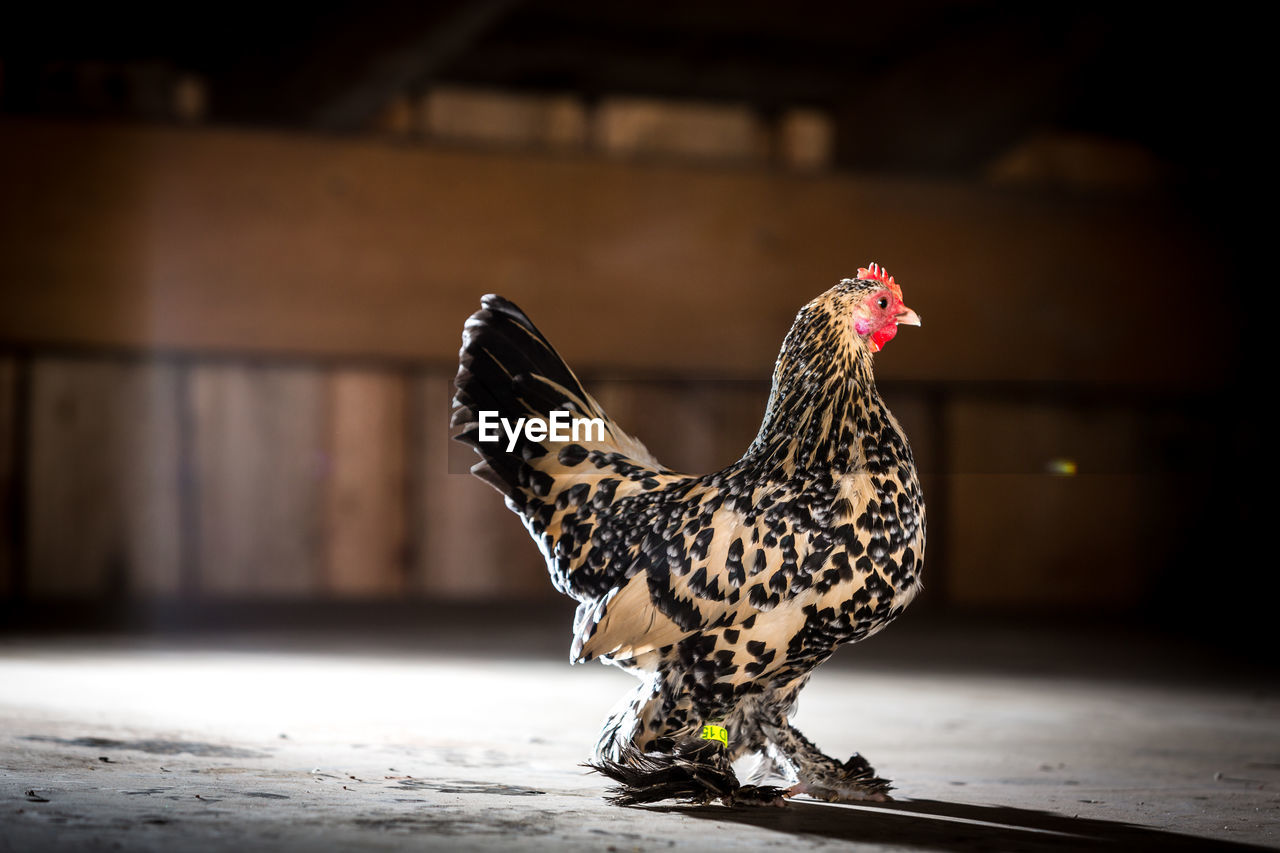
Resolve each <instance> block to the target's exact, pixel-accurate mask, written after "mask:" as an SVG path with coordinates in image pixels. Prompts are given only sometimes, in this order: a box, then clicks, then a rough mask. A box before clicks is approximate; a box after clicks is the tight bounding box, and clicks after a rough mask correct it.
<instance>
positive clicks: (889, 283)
mask: <svg viewBox="0 0 1280 853" xmlns="http://www.w3.org/2000/svg"><path fill="white" fill-rule="evenodd" d="M858 278H860V279H862V280H863V281H878V282H880V283H881V284H883V285H884V286H885V287H887V288H889V292H890V293H892V294H893V295H894V296H896V297H898V301H899V302H901V301H902V288H901V287H898V283H897V282H895V281H894V280H893V276H891V275H889V273H888V271H887V270H885V269H884V267H882V266H880V265H879V264H877V263H875V262H872V264H871V266H869V267H858Z"/></svg>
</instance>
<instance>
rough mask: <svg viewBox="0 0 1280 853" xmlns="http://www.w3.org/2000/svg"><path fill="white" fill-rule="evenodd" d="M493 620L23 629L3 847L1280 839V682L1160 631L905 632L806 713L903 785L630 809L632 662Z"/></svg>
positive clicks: (8, 673) (4, 731) (936, 846)
mask: <svg viewBox="0 0 1280 853" xmlns="http://www.w3.org/2000/svg"><path fill="white" fill-rule="evenodd" d="M469 630H471V631H473V632H476V636H480V634H481V631H480V629H479V628H478V627H477V626H475V625H470V626H469ZM483 634H484V636H487V637H489V638H491V642H489V643H488V644H486V643H482V642H476V643H474V644H466V643H463V644H459V643H456V642H455V643H444V642H435V641H433V640H432V638H431V637H427V638H426V639H423V638H422V637H418V638H416V639H414V640H412V641H408V642H406V641H404V640H403V639H402V638H396V637H392V636H389V635H375V636H369V635H368V634H362V635H358V636H357V635H349V634H343V633H337V634H335V633H332V632H330V633H323V634H314V635H311V636H302V637H299V636H293V635H286V634H281V633H274V634H270V635H259V636H253V635H243V634H240V635H234V636H216V637H208V636H206V637H202V638H195V639H193V638H191V637H187V638H185V639H179V640H174V639H160V638H155V637H151V638H139V637H132V638H130V637H120V636H114V637H107V638H104V637H84V638H79V639H77V638H72V637H54V638H50V637H45V638H43V639H30V638H28V639H22V638H13V637H10V638H8V639H0V851H9V850H14V851H26V850H106V849H123V850H157V851H159V850H165V851H169V850H183V851H201V850H218V851H226V850H246V849H248V850H256V849H272V850H320V849H352V850H356V849H358V850H402V849H415V850H422V849H433V850H434V849H440V850H491V849H498V848H502V849H507V850H510V849H518V850H523V849H530V850H563V849H568V850H578V849H581V850H608V851H633V850H643V851H650V850H667V849H676V850H680V849H684V850H709V849H730V848H731V849H735V850H762V849H777V848H786V849H789V850H808V849H818V848H822V849H824V850H825V849H832V850H835V849H853V848H855V847H856V848H857V849H873V850H913V851H920V850H942V851H969V850H1030V851H1038V850H1054V851H1056V850H1074V849H1079V848H1089V847H1094V846H1107V847H1109V848H1111V849H1119V850H1135V849H1148V850H1209V849H1221V850H1244V849H1260V848H1261V847H1275V846H1276V845H1278V844H1280V831H1278V829H1277V824H1278V818H1280V691H1278V690H1277V689H1276V684H1275V681H1274V680H1273V679H1272V678H1270V677H1269V676H1266V675H1261V676H1260V675H1259V674H1258V673H1256V672H1255V673H1250V672H1237V673H1234V674H1232V675H1230V676H1224V675H1223V674H1222V673H1221V670H1220V669H1217V668H1215V667H1214V665H1213V662H1212V660H1210V659H1208V658H1205V659H1197V658H1195V655H1193V654H1183V653H1182V652H1183V651H1185V650H1179V649H1178V648H1176V647H1171V646H1167V645H1165V644H1163V643H1162V641H1157V640H1150V639H1149V638H1141V637H1133V638H1130V640H1131V641H1116V640H1114V638H1110V639H1109V638H1105V637H1104V638H1101V639H1095V640H1094V641H1093V645H1092V646H1090V645H1089V644H1088V643H1083V644H1082V643H1080V642H1075V640H1074V638H1072V637H1070V636H1064V635H1063V634H1062V633H1060V632H1059V633H1053V632H1045V631H1041V632H1031V633H1028V632H1025V631H1023V632H1019V633H1004V634H1002V633H1000V632H998V631H994V632H993V631H991V630H985V631H984V632H975V631H973V630H970V631H967V632H965V633H964V634H963V636H961V635H956V634H954V633H953V634H951V635H948V634H947V633H946V632H945V631H942V632H937V631H934V632H930V631H914V632H912V631H904V632H903V633H902V635H901V639H900V641H899V643H898V644H897V645H895V643H894V641H893V639H892V635H893V634H894V631H893V630H890V631H888V632H886V633H885V634H884V635H882V636H883V637H884V639H883V640H882V639H881V637H877V638H875V639H874V640H872V641H870V642H868V643H867V644H866V646H865V648H866V649H867V650H868V652H869V653H868V654H865V655H863V654H860V653H861V652H862V651H863V649H860V648H854V649H847V650H842V652H841V654H840V655H838V656H837V658H836V659H834V660H833V661H832V662H830V663H829V664H827V665H826V666H824V667H823V669H821V670H820V671H819V673H818V674H817V675H816V676H815V678H814V680H813V682H812V683H811V685H810V686H809V688H808V689H807V690H806V692H805V693H804V694H803V695H802V707H801V710H800V713H799V715H798V717H797V724H798V725H799V727H800V728H801V729H802V730H804V731H805V732H806V734H808V735H809V736H810V737H811V738H812V739H814V740H815V741H816V742H817V743H818V744H819V745H821V746H822V747H823V748H824V749H826V750H827V751H828V752H830V753H832V754H835V755H840V756H844V755H847V754H848V753H850V752H852V751H854V750H857V751H861V752H862V753H863V754H864V755H866V756H867V757H868V758H869V759H870V760H871V761H872V762H873V763H874V764H875V766H876V767H877V769H878V770H879V771H880V772H881V774H882V775H886V776H888V777H890V778H892V779H894V780H895V782H896V784H897V786H898V788H897V790H896V791H895V795H896V796H897V797H898V800H897V801H896V802H894V803H889V804H884V805H874V806H860V805H830V804H825V803H817V802H813V801H805V800H803V799H797V800H793V801H792V802H791V803H790V805H788V807H786V808H784V809H757V810H749V809H726V808H719V807H709V808H708V807H703V808H696V807H682V806H672V807H666V806H662V807H648V808H633V809H622V808H617V807H614V806H610V805H608V804H606V803H605V802H604V801H603V800H602V799H601V793H602V791H603V790H604V787H605V784H604V781H603V780H602V779H601V778H600V777H598V776H595V775H591V774H588V773H585V772H584V771H583V769H582V768H581V767H580V766H579V763H580V762H581V761H583V760H584V759H585V758H586V757H588V756H589V754H590V750H591V746H592V744H593V742H594V738H595V735H596V731H597V727H598V726H599V724H600V722H601V720H602V719H603V717H604V715H605V714H606V713H607V711H608V710H609V708H610V707H611V706H612V704H613V703H614V702H615V701H616V700H617V699H618V698H619V697H620V696H621V694H622V693H623V692H624V691H625V690H626V689H627V688H628V686H629V685H630V683H631V680H630V679H629V678H628V677H627V676H626V675H625V674H623V673H620V672H618V671H616V670H612V669H609V668H606V667H603V666H597V665H592V666H585V667H570V666H569V665H568V664H567V663H565V662H564V654H565V653H564V651H563V649H559V650H557V649H558V648H559V647H560V646H561V645H563V642H562V641H563V638H564V636H565V628H564V627H563V626H559V625H558V624H557V626H556V627H555V629H554V631H553V630H552V629H551V627H550V626H549V625H548V626H537V625H535V626H533V627H532V628H530V627H529V626H524V627H516V628H511V629H510V630H509V631H508V632H507V633H506V634H504V633H503V630H502V629H499V628H491V629H489V630H488V631H485V632H483ZM504 638H505V642H504ZM437 639H438V638H437ZM460 647H463V648H466V649H467V651H465V652H464V651H460V650H459V648H460ZM873 647H874V648H873ZM1068 649H1075V650H1076V655H1075V656H1074V657H1073V656H1072V655H1071V654H1068V653H1067V652H1066V651H1064V650H1068ZM1107 649H1111V653H1110V654H1108V653H1107V651H1106V650H1107ZM1081 653H1083V655H1084V657H1086V658H1088V657H1092V660H1093V662H1094V665H1092V666H1091V665H1089V662H1088V661H1087V660H1085V661H1082V659H1081ZM992 661H999V662H1000V664H1001V665H996V664H994V663H992ZM1103 664H1105V665H1103Z"/></svg>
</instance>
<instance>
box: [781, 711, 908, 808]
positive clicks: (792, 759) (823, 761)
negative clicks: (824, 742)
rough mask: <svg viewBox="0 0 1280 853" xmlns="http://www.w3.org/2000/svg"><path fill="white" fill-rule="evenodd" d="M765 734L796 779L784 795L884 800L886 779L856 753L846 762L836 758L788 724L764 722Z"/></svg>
mask: <svg viewBox="0 0 1280 853" xmlns="http://www.w3.org/2000/svg"><path fill="white" fill-rule="evenodd" d="M762 728H763V730H764V732H765V735H766V736H767V737H768V738H769V741H770V743H772V744H773V745H774V746H775V747H776V748H777V749H778V751H779V752H780V753H781V754H782V755H783V756H784V757H785V758H786V760H787V761H788V762H789V763H790V764H791V766H792V769H793V770H794V771H795V775H796V777H797V779H798V780H799V781H798V782H797V783H796V784H795V785H794V786H792V787H791V789H790V790H789V791H788V794H808V795H809V796H811V797H814V798H816V799H819V800H827V801H830V802H839V801H850V802H852V801H865V800H871V801H873V802H881V803H883V802H888V801H889V800H892V799H893V798H892V797H890V796H889V789H890V788H891V787H893V786H892V785H891V784H890V783H889V780H888V779H882V778H880V777H879V776H877V775H876V771H875V768H874V767H872V766H871V764H870V763H869V762H868V761H867V760H866V759H865V758H863V757H862V756H861V755H859V754H858V753H856V752H855V753H854V754H853V755H852V756H851V757H850V758H849V760H848V761H843V762H841V761H837V760H836V759H834V758H832V757H831V756H829V755H827V754H826V753H824V752H822V750H820V749H818V747H816V746H815V745H814V744H813V742H812V741H810V740H809V739H808V738H806V737H805V736H804V735H802V734H801V733H800V732H799V730H798V729H796V728H795V727H794V726H792V725H791V724H790V723H786V722H783V723H782V724H781V725H771V724H764V725H763V726H762Z"/></svg>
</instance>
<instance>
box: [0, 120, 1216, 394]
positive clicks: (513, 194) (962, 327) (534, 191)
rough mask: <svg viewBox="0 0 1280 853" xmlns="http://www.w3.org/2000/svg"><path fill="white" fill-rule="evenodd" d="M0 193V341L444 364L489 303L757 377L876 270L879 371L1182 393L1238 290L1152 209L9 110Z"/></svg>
mask: <svg viewBox="0 0 1280 853" xmlns="http://www.w3.org/2000/svg"><path fill="white" fill-rule="evenodd" d="M0 186H3V187H5V191H4V192H3V193H0V281H3V282H4V283H5V285H4V287H3V288H2V289H0V340H8V341H19V342H40V341H44V342H59V343H73V344H103V345H113V346H125V347H141V348H154V347H164V348H177V349H181V350H196V351H198V350H221V351H235V352H253V353H303V354H320V355H337V356H388V357H394V358H410V359H422V360H426V361H428V362H434V363H438V364H440V365H442V366H443V365H446V364H447V363H448V362H450V361H452V360H453V359H454V357H455V354H456V351H457V347H458V341H459V334H460V329H461V325H462V321H463V319H464V318H465V317H466V316H467V315H468V314H469V313H470V312H471V311H472V310H474V309H475V307H476V305H477V302H478V300H479V297H480V295H481V294H483V293H486V292H491V291H496V292H502V293H504V294H506V295H507V296H509V297H511V298H513V299H515V300H517V301H518V302H520V303H521V304H522V305H523V306H524V307H525V308H526V309H527V310H528V311H529V312H530V314H531V315H532V316H533V317H534V319H535V320H536V321H537V322H538V323H539V324H540V325H541V326H543V327H544V331H545V332H546V333H547V334H548V336H549V337H550V338H551V340H552V341H553V342H555V343H556V345H557V346H558V347H559V348H560V349H561V350H562V352H563V353H564V354H565V356H566V357H567V358H568V359H569V360H570V362H571V363H573V364H575V365H576V366H578V367H580V368H619V369H634V370H645V371H657V372H669V373H676V374H679V375H694V376H733V377H759V378H766V377H768V375H769V371H770V368H771V365H772V363H773V359H774V356H775V355H776V352H777V348H778V345H779V343H780V341H781V339H782V336H783V334H784V332H785V331H786V329H787V327H788V325H789V323H790V321H791V318H792V317H793V316H794V313H795V311H796V309H797V308H798V307H799V306H800V305H801V304H802V303H803V302H804V301H806V300H807V299H809V298H810V297H812V296H813V295H815V294H816V293H818V292H821V291H822V290H825V289H826V288H827V287H829V286H830V285H831V284H833V283H834V282H835V281H836V280H837V279H838V278H840V277H842V276H845V275H850V274H853V272H854V271H855V270H856V269H857V267H858V266H859V265H863V264H866V263H867V262H868V261H870V260H876V261H879V262H880V263H881V264H883V265H885V266H887V267H888V268H889V269H890V270H892V271H893V272H894V274H895V275H896V276H897V277H898V280H899V281H900V282H901V283H902V284H903V286H904V289H905V291H906V297H907V301H908V303H909V304H911V305H912V306H913V307H915V308H916V309H917V310H918V311H919V312H920V313H921V314H922V315H923V317H924V321H925V325H924V327H923V328H922V329H920V330H916V329H908V330H906V331H904V332H903V333H902V335H900V337H899V339H898V340H896V341H894V343H893V344H892V345H891V346H890V347H889V348H888V350H887V351H886V353H885V354H883V355H882V356H881V357H880V365H879V370H880V372H881V375H882V376H892V377H898V378H922V379H944V380H946V379H972V378H982V379H984V380H998V379H1020V380H1062V379H1066V380H1081V381H1106V382H1115V383H1159V384H1174V385H1177V384H1181V383H1191V382H1195V383H1200V382H1203V381H1204V380H1205V379H1206V378H1212V377H1217V376H1224V375H1226V374H1227V373H1228V367H1229V365H1230V362H1231V358H1232V356H1233V353H1232V350H1231V347H1230V346H1229V343H1230V342H1229V341H1223V342H1222V344H1223V345H1220V346H1219V347H1216V348H1206V347H1199V346H1197V347H1188V346H1187V345H1186V341H1187V338H1186V332H1185V330H1184V328H1183V323H1184V319H1185V318H1183V317H1181V316H1180V313H1179V312H1180V311H1181V310H1182V307H1181V306H1185V305H1187V304H1191V303H1192V302H1193V301H1194V297H1195V296H1196V294H1199V293H1201V292H1203V291H1204V289H1205V288H1206V287H1209V288H1213V289H1214V290H1215V291H1216V292H1218V293H1219V294H1220V296H1221V297H1223V298H1229V297H1230V295H1231V293H1232V292H1233V291H1232V290H1231V288H1229V287H1221V286H1220V285H1221V284H1222V283H1223V282H1222V279H1224V278H1225V276H1226V275H1227V273H1218V272H1215V269H1216V266H1215V264H1216V262H1217V261H1218V260H1219V258H1218V251H1217V249H1218V247H1217V246H1215V245H1214V244H1213V242H1212V240H1211V239H1210V238H1209V237H1208V236H1206V234H1205V233H1204V232H1202V231H1201V230H1200V229H1199V228H1198V227H1197V225H1196V223H1195V221H1194V220H1193V219H1191V218H1190V217H1189V216H1188V215H1187V214H1186V213H1185V211H1181V210H1180V209H1179V208H1178V207H1177V205H1175V204H1172V203H1170V201H1169V200H1168V199H1152V200H1148V201H1135V200H1133V199H1131V198H1130V199H1126V198H1125V197H1120V196H1114V195H1111V196H1106V197H1102V198H1095V199H1081V198H1076V199H1064V198H1056V199H1043V198H1037V197H1034V196H1032V195H1029V194H1026V193H1021V192H1016V191H997V190H994V189H991V188H987V187H983V186H979V185H956V184H941V183H929V182H911V181H905V180H882V179H872V178H866V177H858V176H849V175H830V176H827V175H824V176H821V177H814V176H801V175H794V174H785V173H778V172H771V171H768V170H764V169H741V170H735V169H724V168H719V169H717V168H710V167H707V168H695V167H690V166H686V167H679V166H671V165H659V164H633V163H624V162H616V161H609V160H604V159H592V158H588V157H568V156H550V155H547V156H536V155H517V154H499V153H471V152H465V151H459V150H445V149H433V148H429V147H414V146H408V145H393V144H389V143H386V142H377V141H349V140H334V139H322V138H312V137H301V136H288V135H281V134H268V133H251V132H244V131H231V130H184V129H176V128H154V127H150V128H149V127H136V126H130V127H120V126H109V125H97V124H94V125H88V124H58V123H47V122H31V121H19V120H4V121H3V122H0ZM1223 315H1224V316H1230V310H1229V308H1227V307H1224V308H1223Z"/></svg>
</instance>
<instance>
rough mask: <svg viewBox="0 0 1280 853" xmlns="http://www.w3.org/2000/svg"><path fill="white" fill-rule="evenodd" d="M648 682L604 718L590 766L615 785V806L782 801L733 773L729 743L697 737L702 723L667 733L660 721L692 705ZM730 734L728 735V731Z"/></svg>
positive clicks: (775, 792)
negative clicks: (741, 780) (670, 802)
mask: <svg viewBox="0 0 1280 853" xmlns="http://www.w3.org/2000/svg"><path fill="white" fill-rule="evenodd" d="M682 704H683V703H681V702H680V701H679V700H678V699H677V698H676V697H674V696H673V695H672V694H671V693H670V692H668V691H667V690H665V689H661V688H656V687H655V685H654V684H653V682H646V683H645V684H642V685H641V686H640V687H639V688H638V689H637V690H636V692H635V693H633V694H631V696H630V697H629V698H628V700H626V701H624V702H623V703H621V704H620V705H619V706H618V707H617V708H616V709H615V710H614V712H613V713H612V714H611V715H610V716H609V719H608V720H607V721H606V722H605V725H604V731H603V732H602V734H601V737H600V742H599V743H598V744H597V746H596V759H595V761H593V762H591V763H589V764H587V766H588V767H590V768H591V769H593V770H595V771H597V772H599V773H602V774H604V775H605V776H608V777H609V778H610V779H612V780H614V781H615V782H617V783H618V784H617V785H615V786H613V787H612V788H610V789H609V796H608V799H609V801H610V802H612V803H614V804H615V805H620V806H632V805H639V804H642V803H656V802H659V801H661V800H682V801H685V802H690V803H710V802H713V801H715V800H720V801H721V802H723V803H724V804H725V805H731V806H745V805H782V798H783V795H784V794H785V793H786V791H785V789H783V788H776V787H772V786H767V785H763V786H762V785H743V784H742V783H741V782H739V781H738V777H737V776H736V775H735V774H734V772H733V766H732V759H731V752H732V746H726V745H725V744H722V743H720V741H718V740H704V739H702V738H701V737H699V736H698V735H699V733H700V730H701V725H700V724H697V725H687V724H686V725H684V726H682V727H681V729H680V730H678V731H674V732H671V733H670V734H668V733H666V732H665V731H664V729H665V728H666V726H665V725H664V722H665V721H671V720H688V719H689V718H690V716H691V713H690V712H691V709H688V708H682V707H678V706H680V705H682ZM730 736H732V735H730Z"/></svg>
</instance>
